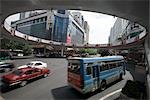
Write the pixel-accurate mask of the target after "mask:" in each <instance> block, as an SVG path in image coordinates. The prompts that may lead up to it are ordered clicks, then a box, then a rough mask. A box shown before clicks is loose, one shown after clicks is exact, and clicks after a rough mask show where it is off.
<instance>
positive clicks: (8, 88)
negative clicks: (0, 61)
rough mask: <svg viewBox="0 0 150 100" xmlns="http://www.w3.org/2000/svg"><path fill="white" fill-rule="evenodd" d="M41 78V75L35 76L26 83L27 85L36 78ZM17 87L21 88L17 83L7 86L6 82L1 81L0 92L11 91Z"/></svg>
mask: <svg viewBox="0 0 150 100" xmlns="http://www.w3.org/2000/svg"><path fill="white" fill-rule="evenodd" d="M42 78H43V77H42V76H41V77H37V78H35V79H32V80H29V81H28V83H27V85H28V84H30V83H32V82H36V80H39V79H42ZM18 88H21V87H20V86H19V84H18V85H14V86H8V85H7V84H4V83H1V85H0V92H1V93H6V92H10V91H13V90H15V89H18Z"/></svg>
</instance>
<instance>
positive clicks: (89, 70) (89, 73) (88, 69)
mask: <svg viewBox="0 0 150 100" xmlns="http://www.w3.org/2000/svg"><path fill="white" fill-rule="evenodd" d="M91 74H92V72H91V67H87V68H86V75H91Z"/></svg>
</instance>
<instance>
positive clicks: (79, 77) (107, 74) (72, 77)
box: [68, 56, 125, 94]
mask: <svg viewBox="0 0 150 100" xmlns="http://www.w3.org/2000/svg"><path fill="white" fill-rule="evenodd" d="M124 74H125V64H124V58H123V57H122V56H107V57H96V58H69V59H68V84H69V85H70V86H71V87H73V88H75V89H76V90H78V91H79V92H81V93H83V94H85V93H88V92H93V91H95V90H97V89H101V90H104V89H105V88H106V85H107V84H109V83H111V82H114V81H115V80H118V79H122V77H123V75H124Z"/></svg>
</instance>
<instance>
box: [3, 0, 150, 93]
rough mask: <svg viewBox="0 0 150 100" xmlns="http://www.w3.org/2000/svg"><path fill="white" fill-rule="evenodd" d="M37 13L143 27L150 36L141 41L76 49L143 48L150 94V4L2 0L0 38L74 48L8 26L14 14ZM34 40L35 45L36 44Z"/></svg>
mask: <svg viewBox="0 0 150 100" xmlns="http://www.w3.org/2000/svg"><path fill="white" fill-rule="evenodd" d="M37 9H71V10H85V11H93V12H99V13H104V14H109V15H113V16H117V17H120V18H125V19H128V20H131V21H134V22H137V23H139V24H141V25H142V26H144V27H145V28H146V30H147V34H146V33H143V34H142V35H141V38H140V39H139V40H138V41H135V42H132V43H128V44H125V45H120V46H110V45H107V44H98V45H76V47H81V48H82V47H91V48H93V47H94V48H107V49H109V48H116V49H118V48H125V47H126V48H129V47H137V46H139V45H143V46H144V48H145V53H146V60H147V66H148V68H149V70H148V75H147V83H148V86H147V87H148V90H150V67H149V65H150V64H149V63H150V33H149V0H124V1H122V0H1V12H0V15H1V20H0V21H1V34H0V37H2V38H3V37H8V38H12V37H13V38H15V39H18V40H27V41H30V42H32V43H43V44H48V45H49V44H50V45H58V46H60V45H61V46H65V47H73V46H75V45H68V44H62V43H58V42H55V41H48V40H44V39H39V38H36V37H32V36H26V35H25V34H22V33H20V32H17V31H16V30H13V29H12V28H11V27H10V26H8V25H7V23H6V22H5V19H6V18H7V17H8V16H10V15H12V14H15V13H19V12H23V11H30V10H37ZM33 40H34V41H33Z"/></svg>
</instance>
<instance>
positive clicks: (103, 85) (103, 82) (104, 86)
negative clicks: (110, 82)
mask: <svg viewBox="0 0 150 100" xmlns="http://www.w3.org/2000/svg"><path fill="white" fill-rule="evenodd" d="M105 89H106V82H105V81H102V83H101V90H102V91H103V90H105Z"/></svg>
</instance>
